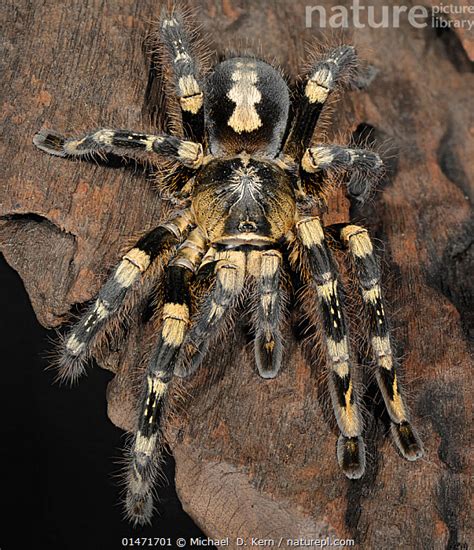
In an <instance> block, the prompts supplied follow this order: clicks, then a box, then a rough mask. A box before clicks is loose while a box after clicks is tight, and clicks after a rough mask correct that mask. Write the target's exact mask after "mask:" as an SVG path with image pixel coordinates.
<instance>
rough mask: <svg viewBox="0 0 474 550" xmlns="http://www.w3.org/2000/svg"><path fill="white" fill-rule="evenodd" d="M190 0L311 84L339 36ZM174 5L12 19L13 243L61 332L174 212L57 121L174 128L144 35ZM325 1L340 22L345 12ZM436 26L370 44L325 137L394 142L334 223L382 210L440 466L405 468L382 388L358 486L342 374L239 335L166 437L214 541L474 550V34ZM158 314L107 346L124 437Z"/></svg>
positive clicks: (4, 241) (190, 391)
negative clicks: (73, 155) (391, 434)
mask: <svg viewBox="0 0 474 550" xmlns="http://www.w3.org/2000/svg"><path fill="white" fill-rule="evenodd" d="M188 4H189V5H190V6H192V7H194V8H195V9H196V19H197V20H198V21H199V22H200V23H202V25H203V28H202V34H203V35H204V36H205V37H206V38H208V39H209V40H210V42H211V49H212V50H213V51H215V52H218V53H222V52H224V50H225V49H226V48H227V49H231V50H234V51H238V50H239V48H240V47H242V44H245V47H246V49H249V48H248V43H249V42H250V44H255V45H257V46H258V48H254V51H256V52H257V53H260V52H263V54H264V55H265V56H267V57H268V58H270V59H274V60H276V62H277V63H278V64H279V65H280V66H281V67H282V68H283V69H284V71H285V72H286V73H287V74H288V76H289V78H290V81H293V80H294V78H295V76H296V75H297V74H298V71H299V69H301V67H302V65H303V60H304V44H305V42H317V41H318V40H319V39H321V38H324V37H326V36H327V35H331V36H332V35H333V34H334V33H333V32H332V31H331V30H330V29H320V28H318V23H319V24H321V19H320V18H319V17H318V15H317V13H314V14H313V16H312V19H310V20H309V22H311V21H312V23H313V26H312V27H306V26H305V23H306V22H307V21H305V13H306V12H305V6H306V3H305V2H304V1H303V0H297V1H291V2H290V1H283V0H281V1H270V0H264V1H263V2H257V1H256V0H207V1H202V2H199V1H198V0H193V1H189V2H188ZM160 5H161V3H158V2H155V1H152V0H142V1H140V2H131V1H127V0H116V1H114V2H108V1H106V0H95V1H94V2H92V3H84V2H81V1H73V2H63V3H61V2H56V1H53V0H41V1H37V2H34V3H31V2H29V1H28V0H17V1H15V2H9V3H7V6H6V8H5V9H6V21H7V25H6V27H5V51H6V55H5V56H4V61H3V62H4V63H5V67H4V69H5V72H4V75H5V76H4V79H3V81H4V83H8V84H7V86H5V90H4V94H5V96H4V101H3V132H2V134H3V136H4V140H3V144H2V159H3V163H2V190H1V191H0V200H1V202H0V216H1V218H0V220H1V221H0V248H1V251H2V252H3V254H4V255H5V258H6V259H7V261H8V262H9V264H10V265H11V266H12V267H13V268H14V269H16V270H17V271H18V273H19V274H20V276H21V277H22V279H23V281H24V284H25V287H26V289H27V291H28V294H29V296H30V299H31V302H32V304H33V307H34V310H35V312H36V315H37V316H38V319H39V321H40V322H41V323H42V324H43V325H44V326H46V327H58V326H60V325H61V324H62V323H64V322H65V321H66V320H67V319H68V318H69V314H70V312H71V309H72V308H74V307H75V306H76V305H79V304H82V303H84V302H86V301H88V300H89V299H91V298H92V297H93V296H94V295H95V294H96V292H97V291H98V289H99V288H100V285H101V283H103V281H104V280H105V277H106V275H107V271H108V269H109V268H110V266H112V265H114V264H115V263H116V262H117V261H118V259H119V258H120V251H121V250H122V249H123V248H124V247H125V246H126V244H127V243H128V242H130V238H131V236H133V235H137V234H140V233H142V232H143V231H144V230H146V229H149V228H150V227H152V226H153V225H154V224H155V223H156V220H157V219H158V217H159V215H160V208H161V202H160V200H159V197H158V195H157V193H156V191H155V190H154V189H153V187H152V185H151V184H150V181H147V178H145V177H144V174H143V173H142V172H141V171H140V169H137V166H136V165H135V164H133V163H129V164H125V165H124V164H123V163H116V164H114V166H113V168H110V167H107V166H105V165H104V163H99V164H94V163H87V162H71V161H68V160H64V159H58V158H52V157H48V156H47V155H44V154H42V153H41V152H39V151H37V150H36V149H35V148H34V147H33V145H32V142H31V140H32V137H33V135H34V133H35V132H36V131H37V130H39V129H40V128H41V127H48V128H54V129H57V130H60V131H64V133H66V134H68V135H74V134H77V133H81V132H83V131H86V130H88V129H91V128H97V127H102V126H104V127H108V126H109V127H117V128H131V129H141V130H145V131H153V130H154V128H153V125H152V124H151V122H150V120H151V118H152V117H150V112H151V110H152V106H150V104H149V103H147V97H148V98H149V94H148V95H147V94H146V86H147V79H149V78H152V76H153V72H152V71H151V72H150V71H149V66H150V65H149V59H148V57H147V55H146V54H145V51H144V47H143V41H144V38H145V36H146V34H147V32H148V31H149V29H150V23H149V21H150V19H152V18H153V17H156V16H157V15H159V11H160ZM318 5H322V6H324V7H326V9H327V13H328V17H329V15H330V14H331V11H330V8H331V7H332V6H335V5H340V3H331V2H328V1H325V2H318ZM433 5H434V4H433ZM459 5H465V4H463V2H462V1H460V2H459ZM349 13H351V12H349ZM457 17H458V19H459V17H460V16H457ZM428 23H429V24H428V26H426V27H424V28H422V29H420V28H416V27H414V26H412V25H410V24H409V22H408V19H407V17H406V15H405V16H403V15H402V16H401V23H400V27H399V28H393V27H392V26H390V27H389V28H375V29H374V28H369V27H368V26H365V27H364V28H361V29H356V30H355V31H354V32H353V36H352V38H353V41H354V43H355V45H356V46H357V47H358V51H359V55H360V57H361V58H363V59H364V60H366V61H367V65H366V67H365V69H364V71H363V72H362V76H361V77H360V79H359V89H358V90H354V91H352V92H350V93H349V94H347V95H346V96H345V97H344V98H343V99H342V100H341V101H340V102H339V103H338V104H337V105H336V106H334V107H333V119H328V124H327V127H326V129H325V136H324V139H325V140H327V141H331V140H338V139H342V138H344V139H347V138H350V137H351V136H352V138H353V139H355V140H361V139H362V140H363V139H364V138H365V137H366V136H367V135H368V131H369V130H371V132H370V137H369V140H370V141H371V142H372V141H373V142H374V143H375V145H380V144H383V145H384V147H383V149H384V153H383V156H384V158H385V160H386V161H387V163H388V166H389V171H388V175H387V177H386V178H385V180H384V182H383V185H382V186H381V188H380V190H379V192H378V193H377V195H376V197H375V199H374V200H373V201H372V202H371V203H369V204H368V205H366V206H364V207H361V208H358V209H357V208H354V207H352V208H351V211H350V210H349V205H348V203H347V201H345V200H344V199H343V198H342V195H341V194H337V193H336V195H335V196H334V197H333V198H332V200H331V206H332V209H331V211H330V213H329V215H328V217H327V220H326V221H327V222H333V221H345V220H349V218H350V216H352V217H353V218H354V217H355V218H356V219H357V220H363V222H364V224H365V225H366V226H367V227H368V228H369V229H370V231H371V234H372V235H373V236H374V237H376V239H377V240H378V242H379V243H381V245H382V246H381V247H380V248H381V249H382V250H383V252H382V253H383V258H384V262H385V267H384V271H385V272H386V274H387V276H388V277H387V284H386V297H387V301H388V302H390V303H391V304H392V324H393V325H394V327H395V336H396V340H397V343H398V352H399V356H400V357H402V358H403V361H402V372H403V377H404V381H405V386H406V388H407V389H408V391H409V395H410V403H411V408H412V412H413V420H414V423H415V425H417V426H418V428H419V431H420V434H421V437H422V439H423V441H424V444H425V447H426V457H425V458H424V459H423V460H421V461H419V462H417V463H412V464H411V463H407V462H405V461H403V460H402V459H401V458H400V457H399V456H397V453H396V452H395V450H394V448H393V446H392V444H391V443H390V441H389V439H388V437H387V435H386V425H385V424H384V423H383V421H381V420H378V419H377V418H376V415H378V414H379V413H380V411H381V407H380V400H379V399H377V398H376V397H375V398H373V399H372V398H368V399H367V400H366V407H367V433H366V438H367V442H368V446H369V451H370V457H369V461H368V467H367V473H366V475H365V476H364V477H363V478H362V479H361V480H358V481H349V480H347V479H345V478H344V476H343V475H342V474H341V472H340V470H339V467H338V465H337V461H336V459H335V444H336V438H337V433H336V429H335V427H334V423H333V422H332V420H331V414H330V412H328V407H327V399H326V395H325V387H324V381H322V378H321V373H322V372H323V367H324V365H323V364H322V362H321V361H319V362H317V361H312V362H310V361H308V358H307V357H306V355H305V354H304V353H302V351H301V348H302V344H301V340H300V339H299V338H298V337H296V336H294V335H293V334H292V333H291V334H289V335H288V343H287V352H286V356H285V365H284V368H283V370H282V372H281V374H280V375H279V376H278V377H277V378H276V379H274V380H270V381H269V380H263V379H261V378H259V377H258V375H257V374H256V370H255V367H254V363H253V359H252V355H251V349H250V348H249V346H246V337H245V332H244V327H242V326H241V325H240V324H237V326H236V329H235V333H234V334H233V335H232V334H229V339H228V341H227V343H226V344H225V346H223V347H222V349H221V350H219V352H215V353H211V354H210V357H209V358H208V359H207V360H206V362H205V364H204V365H203V367H202V368H201V369H200V371H199V372H198V373H197V374H196V375H195V376H193V377H192V378H190V379H186V380H184V381H182V382H179V383H178V382H177V381H176V382H174V383H173V386H172V395H173V396H174V397H175V398H173V399H172V400H171V402H170V404H169V407H168V409H169V410H168V413H169V414H168V415H167V420H166V425H165V433H166V437H167V440H168V442H169V445H170V447H171V449H172V452H173V454H174V457H175V460H176V486H177V490H178V492H179V495H180V499H181V501H182V503H183V506H184V508H185V510H186V511H187V512H188V513H189V514H190V515H191V516H192V517H193V519H194V520H195V521H196V522H197V523H198V524H199V525H200V527H201V528H202V529H203V530H204V531H205V532H206V533H207V534H208V535H209V536H211V537H215V538H222V537H227V536H228V537H230V541H231V547H233V546H232V545H235V538H236V537H242V538H244V539H250V537H260V538H267V539H269V538H270V539H274V540H275V541H277V542H278V541H279V540H280V538H282V539H283V543H282V545H281V547H282V548H284V547H286V546H287V542H286V540H287V539H295V538H300V537H302V538H305V539H314V538H319V537H326V536H331V537H338V538H353V539H355V540H356V542H357V543H359V544H361V545H362V546H363V547H364V548H393V547H404V548H423V549H426V548H446V547H448V548H459V547H460V546H456V544H458V545H459V544H467V543H468V542H469V540H474V538H473V534H472V515H471V514H470V506H469V498H470V495H471V492H470V491H471V487H470V486H469V478H470V475H472V465H471V464H470V462H469V459H470V456H469V450H470V445H471V444H472V439H471V435H472V433H471V432H470V425H469V424H470V419H471V418H472V402H473V400H472V386H471V387H470V383H469V380H470V379H471V377H470V372H469V368H470V366H471V365H472V363H471V359H470V356H469V336H472V332H471V333H469V327H472V317H473V313H472V312H473V310H474V309H473V303H472V301H473V300H472V298H473V296H472V267H473V263H474V262H473V253H472V236H473V224H472V212H471V201H472V198H473V187H472V173H473V171H472V168H473V156H472V151H473V150H474V148H473V127H474V126H473V112H474V110H473V108H472V89H473V84H474V82H473V74H472V63H471V60H472V58H473V40H472V34H469V33H468V32H467V31H466V30H465V29H460V30H457V29H456V30H452V29H451V30H444V31H441V30H440V29H436V28H433V27H432V21H431V19H430V20H429V21H428ZM347 34H348V35H349V34H351V33H347ZM346 38H347V37H346ZM469 57H470V59H471V60H470V59H469ZM139 313H140V311H139V309H138V308H135V309H134V310H133V311H132V314H131V319H132V321H131V323H130V331H129V332H128V333H127V335H126V337H125V340H124V341H123V343H122V345H121V346H115V347H114V345H113V344H112V347H111V348H108V349H107V350H106V351H105V352H104V351H103V350H101V353H100V354H98V358H99V361H100V364H101V366H103V367H105V368H108V369H110V370H112V371H113V372H115V373H116V377H115V379H114V381H113V382H112V383H111V385H110V387H109V391H108V400H109V415H110V418H111V419H112V421H113V422H115V423H116V424H117V425H119V426H121V427H123V428H124V429H130V428H131V426H133V423H134V419H135V414H136V413H135V397H136V396H135V393H134V390H133V387H134V386H135V385H136V384H135V385H134V384H133V381H135V380H136V378H137V372H138V371H139V369H140V367H139V365H140V363H141V358H142V351H143V347H144V346H145V344H144V343H145V342H150V340H151V341H152V331H153V328H152V326H151V324H150V323H148V324H144V323H142V322H139V319H141V317H139ZM292 316H293V317H294V315H292ZM471 330H472V328H471ZM150 337H151V338H150ZM145 347H146V346H145ZM310 363H312V364H310ZM137 369H138V371H137ZM372 385H373V384H372V383H369V394H370V392H371V387H372ZM469 390H471V391H469ZM466 548H467V546H466Z"/></svg>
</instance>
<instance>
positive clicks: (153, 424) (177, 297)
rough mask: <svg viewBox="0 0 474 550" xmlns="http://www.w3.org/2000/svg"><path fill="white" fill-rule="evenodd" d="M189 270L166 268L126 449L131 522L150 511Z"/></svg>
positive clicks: (185, 316)
mask: <svg viewBox="0 0 474 550" xmlns="http://www.w3.org/2000/svg"><path fill="white" fill-rule="evenodd" d="M192 275H193V272H192V271H191V270H190V269H188V268H187V267H183V266H181V265H170V266H169V267H168V268H167V270H166V285H165V304H164V307H163V312H162V321H163V324H162V328H161V332H160V336H159V339H158V343H157V346H156V348H155V350H154V352H153V354H152V357H151V359H150V361H149V364H148V369H147V374H146V383H145V387H144V389H143V391H142V397H141V406H140V412H139V419H138V429H137V432H136V434H135V437H134V440H133V443H132V447H131V450H130V465H129V468H128V471H127V478H126V483H127V488H126V497H125V507H126V514H127V517H128V518H129V519H130V520H131V521H133V522H134V523H135V524H137V523H138V524H144V523H148V522H149V521H150V519H151V516H152V514H153V487H154V483H155V479H156V473H157V461H158V458H159V457H158V448H159V444H158V443H159V442H158V439H159V436H160V417H161V412H162V409H163V407H162V405H163V401H164V399H165V397H166V394H167V391H168V386H169V383H170V381H171V379H172V377H173V370H174V364H175V358H176V355H177V353H178V351H179V349H180V347H181V344H182V342H183V339H184V335H185V333H186V330H187V328H188V324H189V310H190V293H189V283H190V280H191V277H192Z"/></svg>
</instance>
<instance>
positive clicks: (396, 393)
mask: <svg viewBox="0 0 474 550" xmlns="http://www.w3.org/2000/svg"><path fill="white" fill-rule="evenodd" d="M341 237H342V240H343V241H344V242H345V243H346V245H347V246H348V248H349V252H350V254H351V257H352V260H353V263H354V266H355V270H356V273H357V277H358V282H359V287H360V291H361V294H362V299H363V301H364V304H365V307H366V310H367V313H368V316H369V321H370V339H371V347H372V352H373V355H374V357H375V361H376V365H377V371H376V379H377V383H378V385H379V388H380V391H381V393H382V396H383V399H384V402H385V406H386V408H387V411H388V414H389V416H390V420H391V432H392V436H393V439H394V441H395V443H396V445H397V447H398V449H399V450H400V452H401V454H402V455H403V456H404V457H405V458H406V459H407V460H417V459H418V458H420V457H421V456H422V455H423V447H422V443H421V441H420V439H419V437H418V435H417V433H416V431H415V429H414V428H413V427H412V425H411V424H410V414H409V411H408V408H407V406H406V404H405V402H404V399H403V397H402V393H403V392H402V389H401V387H400V382H399V380H398V378H397V373H396V368H395V360H394V357H393V354H392V347H391V344H390V331H389V326H388V321H387V318H386V316H385V311H384V307H383V298H382V290H381V287H380V278H381V276H380V267H379V264H378V262H377V259H376V257H375V255H374V251H373V246H372V242H371V240H370V237H369V234H368V232H367V230H366V229H365V228H363V227H360V226H357V225H347V226H346V227H344V228H343V229H342V230H341Z"/></svg>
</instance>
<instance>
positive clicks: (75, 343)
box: [58, 210, 192, 382]
mask: <svg viewBox="0 0 474 550" xmlns="http://www.w3.org/2000/svg"><path fill="white" fill-rule="evenodd" d="M191 223H192V217H191V213H190V211H189V210H185V211H183V212H182V213H180V214H178V215H177V216H176V217H174V218H171V219H170V220H169V221H168V222H167V223H164V224H162V225H159V226H158V227H156V228H154V229H153V230H151V231H149V232H148V233H146V234H145V235H144V236H143V237H142V238H141V239H139V240H138V241H137V243H136V244H135V246H134V247H133V248H131V249H130V250H129V251H128V252H127V253H126V254H125V255H124V256H123V257H122V261H121V262H120V263H119V264H118V265H117V267H116V268H115V270H114V272H113V273H112V275H111V276H110V277H109V279H108V280H107V281H106V282H105V284H104V285H103V286H102V288H101V289H100V291H99V294H98V296H97V298H96V299H95V301H94V302H93V303H92V305H91V306H90V307H89V308H88V309H87V311H86V312H85V313H84V315H83V316H82V317H81V319H80V320H79V321H78V322H77V324H76V325H75V326H74V327H73V329H72V330H71V331H70V332H69V334H68V335H67V336H66V338H65V341H64V345H63V347H62V350H61V357H60V359H59V364H58V369H59V379H61V380H63V379H66V380H70V381H71V382H75V381H76V380H77V379H78V378H79V377H80V376H81V374H82V373H83V372H84V363H85V361H86V360H87V358H88V356H89V354H90V351H91V348H92V346H93V343H94V340H95V338H96V336H97V335H98V333H99V332H100V331H101V329H102V328H103V327H104V325H105V323H106V322H107V321H108V320H109V319H110V317H111V316H112V315H114V314H115V313H117V312H118V311H119V309H120V308H121V306H122V305H123V303H124V301H125V297H126V295H127V292H128V290H129V289H130V287H131V286H132V285H133V284H134V283H135V282H136V281H137V280H138V279H139V278H140V277H141V275H142V274H143V273H144V272H145V271H146V270H147V269H148V267H149V266H150V265H151V264H152V263H153V261H154V260H155V259H156V258H157V256H158V255H159V254H160V253H161V252H163V250H164V249H166V248H168V247H171V246H173V245H176V244H178V243H179V241H180V240H181V239H182V238H183V236H184V235H185V233H186V232H187V231H188V229H189V227H190V226H191Z"/></svg>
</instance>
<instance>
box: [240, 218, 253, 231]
mask: <svg viewBox="0 0 474 550" xmlns="http://www.w3.org/2000/svg"><path fill="white" fill-rule="evenodd" d="M238 230H239V231H240V232H241V233H253V232H255V231H256V230H257V224H256V223H255V222H254V221H252V220H248V219H246V220H243V221H241V222H240V223H239V226H238Z"/></svg>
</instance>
